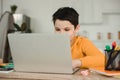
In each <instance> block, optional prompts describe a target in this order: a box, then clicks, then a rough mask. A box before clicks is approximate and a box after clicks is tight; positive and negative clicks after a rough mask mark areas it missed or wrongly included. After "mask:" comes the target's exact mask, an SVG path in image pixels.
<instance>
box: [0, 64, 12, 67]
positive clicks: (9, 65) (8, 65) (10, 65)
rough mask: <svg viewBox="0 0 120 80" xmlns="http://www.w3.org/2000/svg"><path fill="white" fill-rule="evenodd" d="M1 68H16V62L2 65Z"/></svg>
mask: <svg viewBox="0 0 120 80" xmlns="http://www.w3.org/2000/svg"><path fill="white" fill-rule="evenodd" d="M0 68H14V64H13V63H8V64H7V65H6V66H0Z"/></svg>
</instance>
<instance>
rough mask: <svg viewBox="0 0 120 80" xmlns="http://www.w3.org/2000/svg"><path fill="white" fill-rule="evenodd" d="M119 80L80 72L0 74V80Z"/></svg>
mask: <svg viewBox="0 0 120 80" xmlns="http://www.w3.org/2000/svg"><path fill="white" fill-rule="evenodd" d="M34 79H35V80H37V79H39V80H120V79H117V78H114V77H107V76H103V75H100V74H97V73H95V72H90V74H89V75H88V76H83V75H81V73H80V71H78V72H76V73H75V74H73V75H66V74H42V73H22V72H11V73H9V74H0V80H34Z"/></svg>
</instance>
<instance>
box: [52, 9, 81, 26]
mask: <svg viewBox="0 0 120 80" xmlns="http://www.w3.org/2000/svg"><path fill="white" fill-rule="evenodd" d="M52 17H53V23H54V24H55V21H56V20H57V19H59V20H67V21H69V22H70V23H71V24H73V25H74V27H75V28H76V26H77V25H78V23H79V20H78V18H79V14H78V13H77V11H76V10H75V9H73V8H71V7H62V8H59V9H58V10H57V11H56V12H55V13H54V14H53V16H52Z"/></svg>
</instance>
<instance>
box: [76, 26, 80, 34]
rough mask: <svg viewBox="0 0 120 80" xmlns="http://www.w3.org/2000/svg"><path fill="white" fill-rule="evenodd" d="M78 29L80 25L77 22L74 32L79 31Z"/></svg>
mask: <svg viewBox="0 0 120 80" xmlns="http://www.w3.org/2000/svg"><path fill="white" fill-rule="evenodd" d="M79 30H80V25H79V24H78V25H77V26H76V28H75V32H76V33H77V32H79Z"/></svg>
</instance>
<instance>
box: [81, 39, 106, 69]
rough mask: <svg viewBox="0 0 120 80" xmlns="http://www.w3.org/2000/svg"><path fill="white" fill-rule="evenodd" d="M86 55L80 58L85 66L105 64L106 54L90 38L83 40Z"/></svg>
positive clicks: (83, 49)
mask: <svg viewBox="0 0 120 80" xmlns="http://www.w3.org/2000/svg"><path fill="white" fill-rule="evenodd" d="M82 45H83V46H82V51H83V53H84V55H85V57H82V58H80V60H81V62H82V66H81V67H83V68H88V67H99V66H104V61H105V60H104V58H105V56H104V54H103V53H102V52H101V51H100V50H98V48H97V47H96V46H95V45H94V44H93V43H92V42H91V41H90V40H88V39H83V40H82Z"/></svg>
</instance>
